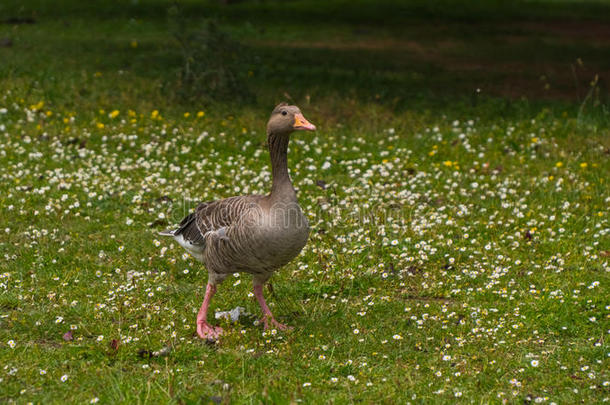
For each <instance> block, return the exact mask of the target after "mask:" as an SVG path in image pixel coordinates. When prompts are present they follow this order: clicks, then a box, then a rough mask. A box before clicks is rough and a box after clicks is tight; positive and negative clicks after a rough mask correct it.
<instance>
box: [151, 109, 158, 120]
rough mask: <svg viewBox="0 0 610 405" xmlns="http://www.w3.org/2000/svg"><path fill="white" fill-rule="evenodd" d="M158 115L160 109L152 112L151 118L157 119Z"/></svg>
mask: <svg viewBox="0 0 610 405" xmlns="http://www.w3.org/2000/svg"><path fill="white" fill-rule="evenodd" d="M158 116H159V111H158V110H154V111H153V112H151V113H150V118H152V119H153V120H154V119H156V118H157V117H158Z"/></svg>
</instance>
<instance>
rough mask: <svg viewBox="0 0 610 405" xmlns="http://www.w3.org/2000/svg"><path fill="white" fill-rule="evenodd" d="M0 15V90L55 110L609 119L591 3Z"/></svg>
mask: <svg viewBox="0 0 610 405" xmlns="http://www.w3.org/2000/svg"><path fill="white" fill-rule="evenodd" d="M0 16H1V17H0V89H2V90H4V91H6V90H10V89H11V88H22V87H23V85H27V86H28V89H29V90H28V94H27V96H32V97H33V96H40V97H41V98H44V99H45V100H46V102H47V103H52V104H54V105H55V106H56V107H63V108H66V109H70V108H74V106H76V105H78V106H79V108H81V109H82V108H87V107H89V108H91V110H95V109H98V108H100V107H101V108H121V107H130V108H133V107H134V106H140V107H142V108H150V109H165V110H172V109H184V108H192V107H194V108H205V109H206V111H220V112H227V111H228V110H227V108H229V109H232V108H233V109H234V108H242V109H245V110H248V109H254V110H256V111H258V109H259V108H260V109H261V111H262V110H264V111H265V112H267V111H268V110H269V109H270V107H271V106H272V105H274V104H275V103H277V102H279V101H284V100H286V101H293V102H295V103H299V104H301V105H305V104H311V105H312V106H314V107H315V108H316V109H317V110H318V111H317V112H318V113H319V114H323V115H325V118H326V119H329V120H331V121H332V120H333V119H334V117H338V116H340V120H341V121H345V120H347V119H348V118H349V117H350V116H352V114H356V110H357V109H356V108H355V107H354V106H356V105H363V104H366V105H369V106H370V105H372V106H378V107H379V109H378V113H379V114H384V113H387V114H394V113H396V112H399V111H403V110H413V111H416V112H425V113H431V114H435V113H438V112H447V111H449V112H451V111H455V112H456V114H460V113H462V112H463V111H464V110H472V109H473V108H475V109H485V108H489V109H491V111H493V112H494V113H497V114H503V115H511V114H519V113H520V112H523V111H526V112H528V113H529V112H531V110H532V109H533V110H539V109H540V108H551V109H554V108H558V109H560V110H561V111H568V113H569V114H575V115H579V116H580V117H581V118H582V117H583V116H585V115H587V114H589V115H594V116H596V120H598V119H599V117H600V116H602V117H607V116H608V109H607V107H606V106H607V104H608V85H607V82H608V77H609V74H610V21H609V20H610V5H608V4H607V3H605V2H595V1H564V0H545V1H501V0H489V1H487V0H486V1H453V0H435V1H424V0H413V1H397V0H381V1H373V0H351V1H322V0H294V1H273V0H265V1H262V0H241V1H240V0H225V1H219V0H214V1H188V0H187V1H180V2H175V3H171V2H164V1H155V0H150V1H141V0H132V1H86V2H82V1H75V0H60V1H53V2H49V1H35V0H26V1H8V2H7V1H4V2H2V3H1V4H0ZM34 99H35V97H34Z"/></svg>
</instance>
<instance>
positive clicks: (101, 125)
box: [96, 122, 104, 129]
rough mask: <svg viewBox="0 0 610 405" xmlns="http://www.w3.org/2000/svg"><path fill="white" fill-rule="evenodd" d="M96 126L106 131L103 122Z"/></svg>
mask: <svg viewBox="0 0 610 405" xmlns="http://www.w3.org/2000/svg"><path fill="white" fill-rule="evenodd" d="M96 126H97V127H98V128H99V129H104V124H102V123H101V122H98V123H97V124H96Z"/></svg>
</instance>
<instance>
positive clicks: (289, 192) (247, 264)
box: [159, 103, 316, 340]
mask: <svg viewBox="0 0 610 405" xmlns="http://www.w3.org/2000/svg"><path fill="white" fill-rule="evenodd" d="M315 130H316V127H315V125H313V124H311V123H310V122H309V121H307V119H305V117H304V116H303V114H302V113H301V110H300V109H299V108H298V107H297V106H294V105H288V104H286V103H281V104H279V105H277V106H276V107H275V108H274V110H273V112H272V113H271V117H270V118H269V121H268V123H267V144H268V147H269V154H270V157H271V175H272V185H271V192H270V193H269V194H268V195H242V196H235V197H229V198H225V199H222V200H216V201H209V202H203V203H201V204H199V205H198V206H197V208H196V209H195V210H194V212H192V213H191V214H189V215H188V216H186V217H185V218H184V219H183V220H182V222H180V224H179V225H178V228H177V229H173V230H167V231H163V232H160V233H159V234H160V235H163V236H170V237H173V238H174V240H175V241H176V242H177V243H178V244H180V245H181V246H182V247H183V248H184V249H186V251H187V252H189V253H190V254H191V255H192V256H193V257H195V258H196V259H197V260H198V261H200V262H202V263H203V264H204V265H205V267H206V269H207V271H208V282H207V285H206V290H205V296H204V299H203V303H202V304H201V308H200V310H199V313H198V314H197V334H198V335H199V337H201V338H202V339H208V340H215V339H217V338H218V337H219V336H220V335H221V334H222V332H223V330H222V328H220V327H219V326H212V325H210V324H209V323H208V321H207V315H208V307H209V305H210V300H211V299H212V297H213V296H214V294H215V293H216V288H217V285H218V284H220V283H221V282H222V281H223V280H224V279H225V278H226V277H227V276H228V275H229V274H232V273H237V272H244V273H249V274H251V275H252V284H253V290H254V296H255V297H256V299H257V301H258V303H259V305H260V307H261V310H262V312H263V318H262V319H261V321H262V323H263V324H264V328H265V330H267V329H269V327H270V325H271V326H273V327H275V328H278V329H280V330H286V329H288V327H287V326H286V325H283V324H281V323H279V322H278V321H277V320H276V319H275V317H274V316H273V314H272V313H271V310H270V309H269V307H268V306H267V302H266V301H265V297H264V296H263V285H264V284H265V283H266V282H267V280H269V278H270V277H271V275H272V274H273V273H274V272H275V271H276V270H278V269H280V268H281V267H283V266H285V265H286V264H288V263H289V262H290V261H291V260H292V259H294V258H295V257H296V256H297V255H298V254H299V253H300V252H301V250H302V249H303V247H304V246H305V244H306V243H307V239H308V237H309V223H308V221H307V218H306V216H305V215H304V214H303V212H302V210H301V208H300V206H299V203H298V200H297V196H296V192H295V190H294V187H293V186H292V182H291V180H290V176H289V175H288V158H287V154H288V142H289V140H290V134H291V133H292V132H294V131H315Z"/></svg>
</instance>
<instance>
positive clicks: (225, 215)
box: [173, 195, 262, 246]
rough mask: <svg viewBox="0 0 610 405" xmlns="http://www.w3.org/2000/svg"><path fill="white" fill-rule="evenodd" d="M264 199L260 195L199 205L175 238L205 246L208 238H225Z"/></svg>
mask: <svg viewBox="0 0 610 405" xmlns="http://www.w3.org/2000/svg"><path fill="white" fill-rule="evenodd" d="M260 198H262V196H259V195H247V196H237V197H229V198H225V199H223V200H217V201H209V202H204V203H201V204H199V206H197V208H196V209H195V211H194V212H193V213H191V214H189V215H187V216H186V217H185V218H184V219H183V220H182V222H180V225H179V227H178V229H176V230H175V231H174V232H173V234H174V236H178V235H182V237H183V238H184V239H185V240H186V241H188V242H190V243H191V244H193V245H200V246H203V245H205V242H206V238H207V237H208V236H209V235H211V234H213V235H216V236H218V237H221V238H225V237H226V236H225V235H226V233H227V230H228V229H229V228H230V227H232V226H237V225H238V224H239V221H240V218H242V217H243V216H244V215H245V214H246V213H247V212H248V210H249V209H251V208H252V207H253V205H254V204H256V205H255V206H258V201H259V200H260Z"/></svg>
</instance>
